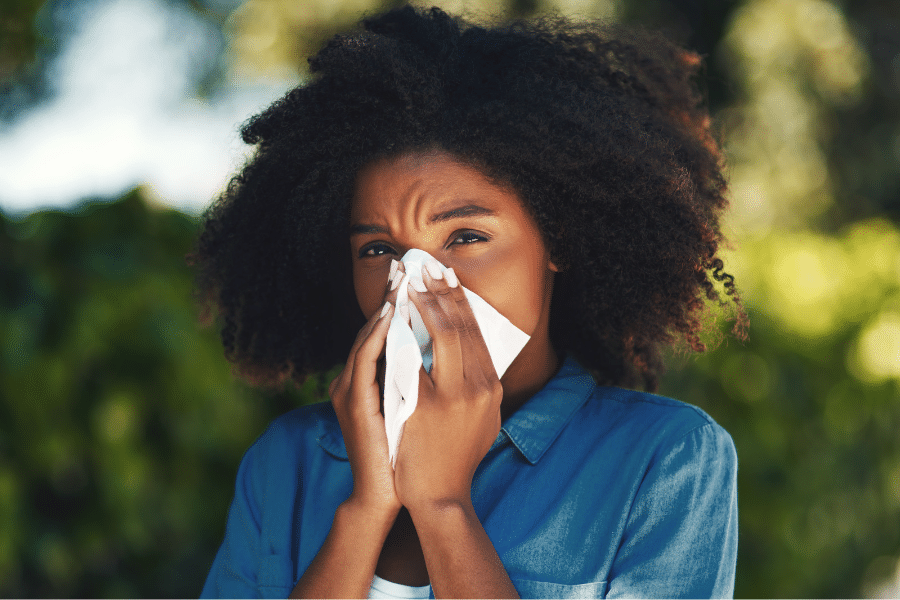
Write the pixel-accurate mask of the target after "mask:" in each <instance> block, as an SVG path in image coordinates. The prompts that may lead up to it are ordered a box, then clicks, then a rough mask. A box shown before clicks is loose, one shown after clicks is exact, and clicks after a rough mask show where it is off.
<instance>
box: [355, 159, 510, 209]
mask: <svg viewBox="0 0 900 600" xmlns="http://www.w3.org/2000/svg"><path fill="white" fill-rule="evenodd" d="M476 201H477V202H476ZM473 202H474V203H477V204H479V205H483V206H485V207H486V208H490V209H492V210H521V202H520V200H519V198H518V196H517V195H516V194H515V192H513V191H512V190H511V189H509V188H507V187H505V186H501V185H498V184H496V183H494V182H492V181H491V180H490V179H488V178H487V176H485V175H484V174H483V173H482V172H481V171H480V170H478V169H477V168H475V167H474V166H471V165H469V164H467V163H464V162H462V161H460V160H458V159H457V158H455V157H454V156H452V155H450V154H447V153H445V152H440V151H433V152H416V153H406V154H402V155H400V156H396V157H392V158H385V159H379V160H376V161H374V162H372V163H370V164H368V165H366V166H365V167H363V168H362V169H361V170H360V172H359V174H358V175H357V178H356V188H355V191H354V195H353V203H352V209H351V216H352V218H370V217H375V216H380V215H391V214H397V213H398V212H408V211H409V210H413V211H414V212H418V211H417V210H416V209H419V208H425V207H428V208H429V209H430V208H442V207H444V206H449V205H451V204H459V203H473Z"/></svg>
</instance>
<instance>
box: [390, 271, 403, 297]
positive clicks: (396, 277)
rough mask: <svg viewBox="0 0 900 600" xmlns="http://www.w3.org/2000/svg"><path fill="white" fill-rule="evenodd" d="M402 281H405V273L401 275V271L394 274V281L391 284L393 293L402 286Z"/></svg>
mask: <svg viewBox="0 0 900 600" xmlns="http://www.w3.org/2000/svg"><path fill="white" fill-rule="evenodd" d="M401 281H403V273H401V272H400V271H397V272H396V273H394V280H393V281H392V282H391V291H392V292H393V291H394V290H396V289H397V287H398V286H399V285H400V282H401Z"/></svg>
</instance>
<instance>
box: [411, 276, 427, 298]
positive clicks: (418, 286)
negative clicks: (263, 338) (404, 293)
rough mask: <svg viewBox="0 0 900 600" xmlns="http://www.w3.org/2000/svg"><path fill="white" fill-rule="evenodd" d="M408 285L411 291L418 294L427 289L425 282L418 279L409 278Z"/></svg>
mask: <svg viewBox="0 0 900 600" xmlns="http://www.w3.org/2000/svg"><path fill="white" fill-rule="evenodd" d="M409 285H410V287H412V289H414V290H416V291H417V292H419V293H420V294H422V293H424V292H427V291H428V288H426V287H425V282H424V281H422V280H421V279H419V278H418V277H410V278H409Z"/></svg>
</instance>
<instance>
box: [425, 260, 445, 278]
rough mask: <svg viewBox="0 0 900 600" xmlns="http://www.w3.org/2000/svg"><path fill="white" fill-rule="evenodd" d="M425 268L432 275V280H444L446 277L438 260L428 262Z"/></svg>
mask: <svg viewBox="0 0 900 600" xmlns="http://www.w3.org/2000/svg"><path fill="white" fill-rule="evenodd" d="M425 268H426V269H428V274H429V275H431V278H432V279H443V278H444V275H443V273H441V265H440V263H439V262H438V261H436V260H426V261H425Z"/></svg>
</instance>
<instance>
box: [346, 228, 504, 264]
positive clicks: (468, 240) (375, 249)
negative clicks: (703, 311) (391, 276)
mask: <svg viewBox="0 0 900 600" xmlns="http://www.w3.org/2000/svg"><path fill="white" fill-rule="evenodd" d="M489 239H490V238H488V237H486V236H483V235H481V234H478V233H475V232H474V231H463V232H460V233H454V234H453V237H451V238H450V240H451V243H450V245H451V246H453V245H460V246H462V245H469V244H473V243H475V242H487V241H489ZM459 240H462V241H461V242H459V244H456V242H458V241H459ZM382 250H386V251H387V252H393V249H392V248H391V247H390V246H388V245H386V244H381V243H376V244H370V245H369V246H365V247H364V248H362V249H361V250H360V251H359V257H360V258H375V257H379V256H382V255H383V254H385V253H383V252H381V251H382Z"/></svg>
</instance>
